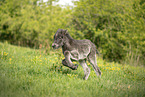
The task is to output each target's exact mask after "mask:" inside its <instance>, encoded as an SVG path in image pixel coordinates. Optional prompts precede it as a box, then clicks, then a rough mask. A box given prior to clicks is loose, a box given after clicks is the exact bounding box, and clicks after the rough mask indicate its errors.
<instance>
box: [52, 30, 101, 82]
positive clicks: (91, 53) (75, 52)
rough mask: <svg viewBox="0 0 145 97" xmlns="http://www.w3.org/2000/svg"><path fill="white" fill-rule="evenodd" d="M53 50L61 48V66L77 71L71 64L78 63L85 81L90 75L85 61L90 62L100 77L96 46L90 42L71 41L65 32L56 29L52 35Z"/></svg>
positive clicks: (76, 66)
mask: <svg viewBox="0 0 145 97" xmlns="http://www.w3.org/2000/svg"><path fill="white" fill-rule="evenodd" d="M52 47H53V48H54V49H58V48H59V47H62V52H63V54H64V56H65V59H63V60H62V64H63V65H64V66H67V67H69V68H71V69H72V70H77V68H78V65H77V64H76V65H75V64H73V63H72V61H78V62H79V63H80V65H81V66H82V67H83V70H84V77H83V79H85V80H87V79H88V77H89V75H90V68H89V67H88V66H87V64H86V60H88V61H89V62H90V64H91V65H92V67H93V69H94V71H95V73H96V75H97V76H101V71H100V69H99V67H98V66H97V61H96V51H97V50H96V46H95V45H94V44H93V43H92V42H91V41H90V40H87V39H85V40H75V39H73V38H72V37H71V36H70V35H69V33H68V31H67V30H63V29H58V30H57V32H56V33H55V35H54V43H53V44H52Z"/></svg>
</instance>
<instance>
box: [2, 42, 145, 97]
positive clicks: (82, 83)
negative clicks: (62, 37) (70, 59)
mask: <svg viewBox="0 0 145 97" xmlns="http://www.w3.org/2000/svg"><path fill="white" fill-rule="evenodd" d="M63 58H64V57H63V55H62V53H61V49H59V50H56V51H50V53H48V54H44V53H43V51H40V50H35V49H30V48H26V47H19V46H13V45H10V44H8V43H0V97H145V68H144V67H132V66H129V65H127V64H118V63H114V62H106V61H105V60H102V59H101V58H97V63H98V66H99V67H100V70H101V71H102V76H101V78H98V77H97V76H96V74H95V72H94V70H93V68H92V67H91V66H90V64H88V65H89V67H90V68H91V73H90V76H89V78H88V80H83V79H82V78H83V75H84V72H83V69H82V67H81V66H80V65H79V67H78V70H75V71H73V70H70V69H69V68H67V67H64V66H63V65H62V64H61V60H62V59H63Z"/></svg>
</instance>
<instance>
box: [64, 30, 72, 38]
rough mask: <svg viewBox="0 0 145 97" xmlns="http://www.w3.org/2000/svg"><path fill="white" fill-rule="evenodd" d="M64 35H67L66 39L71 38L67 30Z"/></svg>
mask: <svg viewBox="0 0 145 97" xmlns="http://www.w3.org/2000/svg"><path fill="white" fill-rule="evenodd" d="M65 35H66V37H67V38H68V39H73V38H72V37H71V36H70V35H69V33H68V32H67V33H66V34H65Z"/></svg>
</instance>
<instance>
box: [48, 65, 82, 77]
mask: <svg viewBox="0 0 145 97" xmlns="http://www.w3.org/2000/svg"><path fill="white" fill-rule="evenodd" d="M63 67H64V66H62V65H59V66H58V65H55V64H53V65H52V66H51V67H50V69H49V71H55V72H57V73H61V74H64V75H67V74H72V75H78V78H80V79H82V78H83V75H82V74H78V73H77V72H73V70H71V69H69V68H63Z"/></svg>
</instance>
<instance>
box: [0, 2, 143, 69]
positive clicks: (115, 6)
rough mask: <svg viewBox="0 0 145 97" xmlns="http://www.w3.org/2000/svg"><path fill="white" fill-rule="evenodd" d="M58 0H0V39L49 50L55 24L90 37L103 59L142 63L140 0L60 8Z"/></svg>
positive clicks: (141, 14) (141, 13) (79, 3)
mask: <svg viewBox="0 0 145 97" xmlns="http://www.w3.org/2000/svg"><path fill="white" fill-rule="evenodd" d="M57 1H58V0H48V1H47V2H43V0H1V1H0V40H1V41H5V40H7V41H8V42H10V43H12V44H17V45H21V46H29V47H34V48H45V50H46V51H47V50H48V51H49V50H50V46H51V44H52V42H53V35H54V33H55V32H56V30H57V29H58V28H62V29H68V31H69V32H70V34H71V35H72V37H73V38H75V39H85V38H87V39H90V40H91V41H92V42H94V43H95V44H96V46H97V49H98V50H99V51H100V53H101V54H102V55H103V58H104V59H107V60H109V61H118V62H125V63H127V64H131V65H135V66H136V65H144V63H145V61H144V60H145V59H144V58H145V48H144V47H145V27H144V25H145V2H144V0H80V1H79V2H74V4H75V6H76V7H68V6H66V7H65V8H62V7H61V6H59V5H56V2H57Z"/></svg>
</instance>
